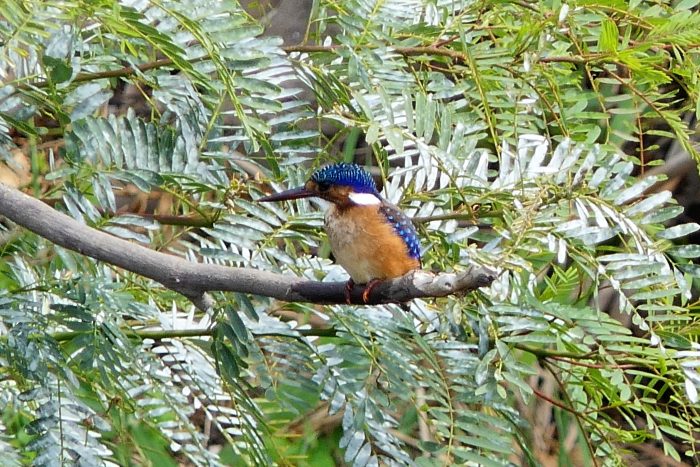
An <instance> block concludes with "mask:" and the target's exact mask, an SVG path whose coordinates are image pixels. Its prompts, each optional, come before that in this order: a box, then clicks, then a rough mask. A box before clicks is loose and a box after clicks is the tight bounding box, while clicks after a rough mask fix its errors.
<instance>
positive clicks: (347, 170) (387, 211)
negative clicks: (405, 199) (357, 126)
mask: <svg viewBox="0 0 700 467" xmlns="http://www.w3.org/2000/svg"><path fill="white" fill-rule="evenodd" d="M311 180H313V181H314V182H315V183H317V184H318V185H321V184H325V185H328V186H332V185H342V186H349V187H351V188H352V190H353V191H354V192H355V193H370V194H373V195H375V196H376V197H377V199H378V200H379V201H380V202H381V204H380V205H379V212H380V213H381V214H382V215H383V216H384V219H386V221H387V222H388V223H389V224H391V226H392V227H393V229H394V232H396V233H397V234H398V235H399V237H401V240H403V242H404V244H405V245H406V249H407V250H408V254H409V256H410V257H411V258H414V259H418V260H420V241H419V240H418V233H417V232H416V228H415V227H414V226H413V222H412V221H411V219H409V218H408V216H406V214H404V213H403V212H401V210H400V209H399V208H397V207H396V206H394V205H392V204H391V203H388V202H387V201H386V200H384V199H382V197H381V196H380V195H379V191H377V185H375V183H374V180H373V179H372V176H371V175H370V174H369V172H367V171H366V170H364V169H363V168H362V167H360V166H359V165H357V164H347V163H345V162H341V163H338V164H332V165H328V166H326V167H323V168H321V169H318V170H317V171H316V172H314V174H313V175H312V176H311Z"/></svg>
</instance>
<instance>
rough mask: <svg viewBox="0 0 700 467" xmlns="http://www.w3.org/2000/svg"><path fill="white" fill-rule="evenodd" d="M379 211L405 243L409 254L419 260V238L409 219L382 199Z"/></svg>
mask: <svg viewBox="0 0 700 467" xmlns="http://www.w3.org/2000/svg"><path fill="white" fill-rule="evenodd" d="M379 212H380V214H382V215H383V216H384V219H385V220H386V221H387V222H388V223H389V224H391V226H392V227H393V228H394V232H396V233H397V234H398V235H399V236H400V237H401V239H402V240H403V242H404V243H405V244H406V248H408V252H409V254H410V256H411V257H412V258H415V259H417V260H419V261H420V240H419V239H418V232H416V228H415V227H414V226H413V222H412V221H411V219H410V218H409V217H408V216H407V215H406V214H404V213H403V212H402V211H401V210H400V209H399V208H398V207H396V206H394V205H393V204H391V203H389V202H387V201H382V204H381V205H380V206H379Z"/></svg>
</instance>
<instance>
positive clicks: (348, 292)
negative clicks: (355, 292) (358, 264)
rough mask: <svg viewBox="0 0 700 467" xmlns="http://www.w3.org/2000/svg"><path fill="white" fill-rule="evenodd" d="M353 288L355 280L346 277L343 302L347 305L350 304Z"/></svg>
mask: <svg viewBox="0 0 700 467" xmlns="http://www.w3.org/2000/svg"><path fill="white" fill-rule="evenodd" d="M354 288H355V281H354V280H352V279H348V282H347V283H346V284H345V303H347V304H348V305H352V289H354Z"/></svg>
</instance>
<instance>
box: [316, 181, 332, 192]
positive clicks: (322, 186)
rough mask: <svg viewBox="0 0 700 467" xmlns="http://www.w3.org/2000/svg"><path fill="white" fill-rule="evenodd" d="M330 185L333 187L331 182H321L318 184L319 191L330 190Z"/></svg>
mask: <svg viewBox="0 0 700 467" xmlns="http://www.w3.org/2000/svg"><path fill="white" fill-rule="evenodd" d="M330 187H331V184H330V183H326V182H320V183H319V184H318V191H320V192H324V191H328V189H329V188H330Z"/></svg>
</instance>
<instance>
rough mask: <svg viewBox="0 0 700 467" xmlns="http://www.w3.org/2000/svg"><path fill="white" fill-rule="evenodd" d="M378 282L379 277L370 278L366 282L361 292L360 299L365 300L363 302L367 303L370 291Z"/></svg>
mask: <svg viewBox="0 0 700 467" xmlns="http://www.w3.org/2000/svg"><path fill="white" fill-rule="evenodd" d="M380 282H381V280H380V279H372V280H371V281H369V282H368V283H367V285H366V286H365V290H364V291H363V292H362V301H363V302H365V304H367V303H369V294H370V293H372V289H374V287H376V285H377V284H379V283H380Z"/></svg>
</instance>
